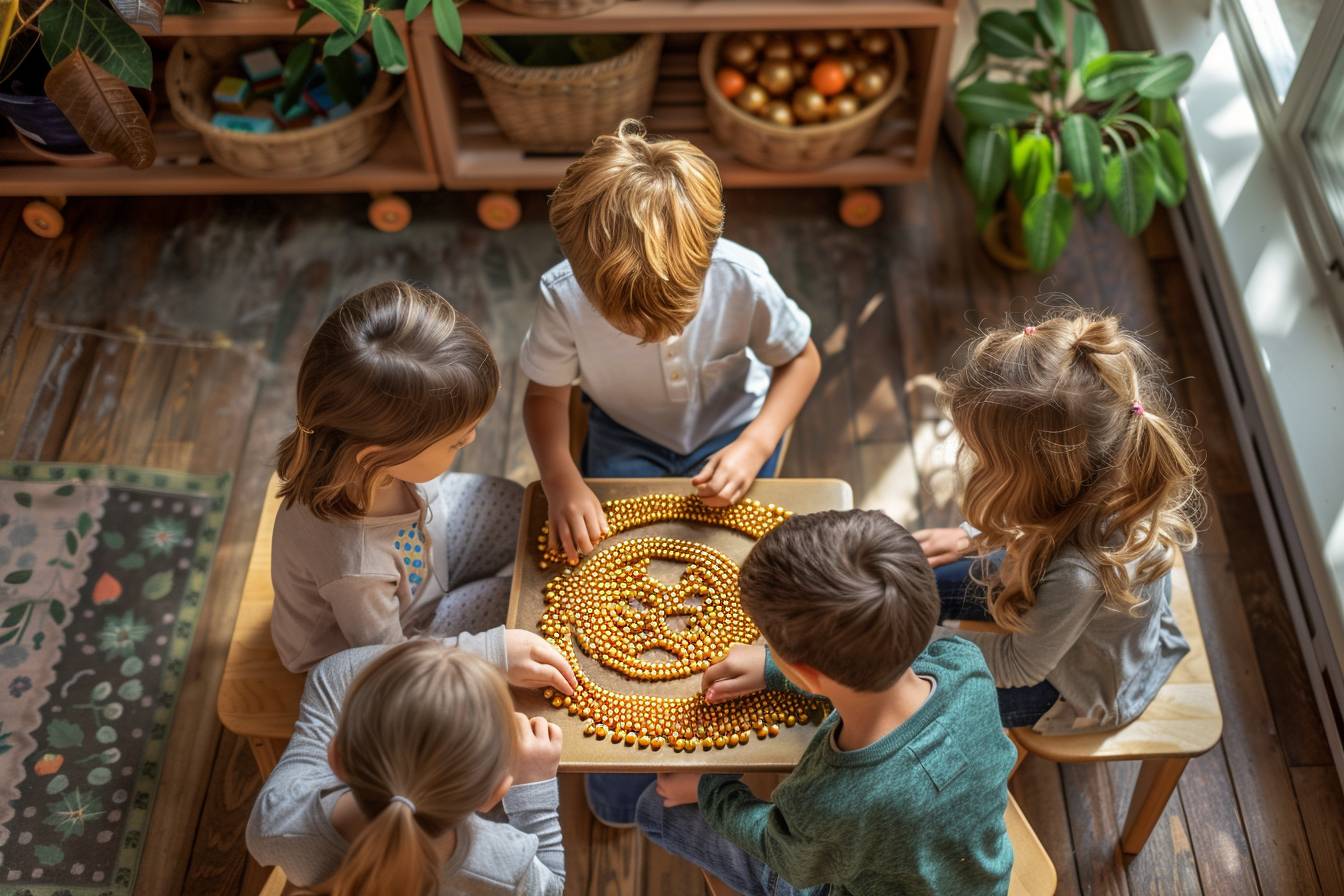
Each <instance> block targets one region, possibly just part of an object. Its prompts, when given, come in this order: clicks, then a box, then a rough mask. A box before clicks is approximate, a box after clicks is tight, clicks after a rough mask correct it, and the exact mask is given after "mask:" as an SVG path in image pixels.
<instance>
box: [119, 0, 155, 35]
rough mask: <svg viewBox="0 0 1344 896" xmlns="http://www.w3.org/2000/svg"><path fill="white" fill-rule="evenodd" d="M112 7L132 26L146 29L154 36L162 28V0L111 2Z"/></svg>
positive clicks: (122, 0) (121, 0) (120, 0)
mask: <svg viewBox="0 0 1344 896" xmlns="http://www.w3.org/2000/svg"><path fill="white" fill-rule="evenodd" d="M112 5H113V6H115V7H116V9H117V15H119V16H121V17H122V18H123V19H125V20H126V21H127V22H129V23H130V24H132V25H140V26H141V27H144V28H148V29H149V30H150V31H153V32H154V33H155V34H158V33H159V30H160V29H161V28H162V27H163V0H112Z"/></svg>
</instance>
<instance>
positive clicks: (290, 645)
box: [271, 281, 522, 672]
mask: <svg viewBox="0 0 1344 896" xmlns="http://www.w3.org/2000/svg"><path fill="white" fill-rule="evenodd" d="M297 391H298V396H297V398H298V400H297V420H296V421H295V427H294V430H293V431H292V432H291V433H290V434H289V435H288V436H286V437H285V438H284V440H283V441H281V443H280V449H279V452H278V456H277V458H276V463H277V467H278V469H279V473H280V478H281V480H282V483H283V484H282V485H281V488H280V495H281V497H282V498H283V499H284V503H283V505H282V508H281V510H280V512H279V514H277V516H276V520H275V532H274V538H273V541H272V548H271V578H272V583H273V584H274V586H275V595H276V597H275V610H274V615H273V617H272V623H271V634H272V637H273V638H274V640H275V646H276V649H277V651H278V652H279V654H280V659H281V661H282V662H284V664H285V666H286V668H288V669H290V670H292V671H295V672H300V671H303V670H305V669H307V668H308V667H310V666H311V665H313V664H314V663H316V662H317V661H318V660H321V659H322V658H323V657H326V656H330V655H331V654H333V653H335V652H337V651H338V650H343V649H345V648H346V647H352V646H360V645H364V644H396V643H399V642H401V641H404V640H405V639H406V637H407V635H408V634H411V633H414V632H417V631H421V630H424V631H429V632H433V633H439V634H444V633H450V632H459V631H483V630H485V629H487V628H490V627H491V626H493V625H498V624H500V623H502V622H503V621H504V615H505V612H506V609H507V606H508V594H509V579H508V578H507V577H502V576H498V575H497V574H498V573H499V571H500V570H501V569H504V568H505V567H506V566H507V565H508V564H509V563H510V561H511V560H512V558H513V552H514V545H515V537H516V534H517V529H518V518H519V515H520V511H521V507H522V489H521V488H520V487H519V486H518V485H516V484H515V483H512V482H509V481H507V480H504V479H499V478H497V477H493V476H478V475H469V474H463V473H448V472H446V471H447V470H448V469H449V468H450V467H451V466H452V465H453V462H454V460H455V459H456V457H457V453H458V452H459V451H460V450H461V449H462V448H464V447H466V446H467V445H469V444H471V442H472V441H473V440H474V439H475V438H476V427H477V425H478V424H479V423H480V421H481V418H482V417H484V416H485V414H486V412H487V411H488V410H490V406H491V405H492V404H494V401H495V396H496V394H497V393H498V392H499V369H498V367H496V365H495V358H494V355H493V354H492V353H491V351H490V344H489V343H488V342H486V340H485V337H484V336H483V335H481V331H480V330H478V329H477V328H476V325H475V324H473V323H472V322H471V321H470V320H468V319H467V317H466V316H465V315H463V314H461V313H459V312H458V311H456V310H455V309H454V308H453V307H452V305H450V304H448V302H447V300H445V299H444V298H443V297H442V296H439V295H437V294H436V293H434V292H431V291H430V290H427V289H422V288H418V287H415V286H412V285H410V284H408V283H400V282H396V281H390V282H387V283H380V284H378V285H377V286H373V287H370V288H369V289H366V290H364V291H363V292H360V293H357V294H356V295H354V296H351V297H350V298H349V299H347V300H346V301H345V302H343V303H342V304H341V305H340V306H339V307H338V308H337V309H336V310H335V311H333V312H332V313H331V315H330V316H328V317H327V319H326V320H325V321H324V322H323V323H322V325H321V326H320V327H319V328H318V330H317V333H316V334H314V336H313V338H312V341H311V342H310V343H309V344H308V350H307V352H306V353H305V355H304V358H303V363H302V366H301V367H300V369H299V379H298V390H297Z"/></svg>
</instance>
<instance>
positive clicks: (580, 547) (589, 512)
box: [543, 473, 610, 565]
mask: <svg viewBox="0 0 1344 896" xmlns="http://www.w3.org/2000/svg"><path fill="white" fill-rule="evenodd" d="M543 486H544V487H545V491H546V504H547V506H548V507H549V508H550V510H549V518H550V523H551V531H550V537H549V539H548V542H547V545H546V546H547V548H548V549H550V550H552V551H553V550H555V549H556V548H557V547H561V548H564V551H565V558H566V559H567V560H569V562H570V564H571V565H572V564H575V563H578V562H579V555H580V554H591V553H592V552H593V546H594V545H596V544H597V543H598V542H599V541H601V540H602V539H603V538H605V537H606V536H607V535H608V534H609V532H610V530H609V528H608V526H607V514H606V511H604V510H603V509H602V502H601V501H599V500H597V495H595V494H593V490H592V489H590V488H589V487H588V484H587V483H586V482H584V481H583V477H582V476H579V475H578V474H577V473H574V474H572V475H570V476H567V477H565V478H563V479H561V480H560V481H559V482H556V483H543Z"/></svg>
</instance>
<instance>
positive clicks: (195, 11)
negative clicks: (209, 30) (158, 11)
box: [163, 0, 205, 16]
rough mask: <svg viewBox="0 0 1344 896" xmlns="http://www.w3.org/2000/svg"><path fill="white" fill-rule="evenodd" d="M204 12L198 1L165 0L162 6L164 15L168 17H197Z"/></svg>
mask: <svg viewBox="0 0 1344 896" xmlns="http://www.w3.org/2000/svg"><path fill="white" fill-rule="evenodd" d="M204 12H205V10H204V9H202V8H201V3H200V0H167V2H166V3H164V5H163V13H164V15H169V16H199V15H201V14H202V13H204Z"/></svg>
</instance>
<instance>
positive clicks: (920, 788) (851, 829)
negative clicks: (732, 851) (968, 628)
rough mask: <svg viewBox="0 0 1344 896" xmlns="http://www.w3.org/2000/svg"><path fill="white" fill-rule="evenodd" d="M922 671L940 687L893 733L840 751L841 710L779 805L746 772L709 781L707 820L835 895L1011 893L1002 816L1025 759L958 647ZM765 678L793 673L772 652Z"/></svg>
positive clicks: (963, 645) (937, 653)
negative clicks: (1016, 768) (745, 778)
mask: <svg viewBox="0 0 1344 896" xmlns="http://www.w3.org/2000/svg"><path fill="white" fill-rule="evenodd" d="M914 670H915V672H916V674H918V675H921V676H923V677H925V678H930V679H933V681H934V682H936V684H935V686H934V688H933V692H932V693H931V694H930V695H929V698H928V700H927V701H925V703H924V705H923V706H921V707H920V708H919V709H918V710H917V711H916V712H915V714H914V715H913V716H911V717H910V718H909V719H907V720H906V721H905V722H904V723H903V724H902V725H901V726H900V727H899V728H897V729H896V730H895V731H893V732H891V733H890V734H888V735H887V736H886V737H884V738H882V739H881V740H879V741H877V742H876V743H873V744H870V745H868V746H866V747H864V748H863V749H861V750H852V751H843V750H841V749H839V748H838V747H837V746H836V737H837V736H838V734H839V730H840V726H841V724H842V720H841V718H840V714H839V713H836V712H833V713H831V714H830V716H828V717H827V718H826V720H825V721H824V722H822V724H821V728H820V730H819V731H818V732H817V734H816V736H815V737H813V738H812V742H811V743H810V744H808V747H807V750H806V751H804V753H803V756H802V758H801V759H799V761H798V765H797V767H796V768H795V769H794V770H793V774H791V775H789V777H788V778H787V779H785V780H784V782H783V783H781V784H780V785H779V787H778V788H776V790H775V793H774V802H772V803H771V802H764V801H762V800H759V799H757V798H756V797H755V796H754V795H752V793H751V791H750V790H749V789H748V788H747V787H746V785H744V784H743V783H742V782H741V781H740V780H739V779H738V778H737V777H736V776H731V775H706V776H704V777H703V778H701V779H700V791H699V797H700V810H701V812H702V813H703V814H704V817H705V821H706V822H708V824H709V826H710V827H712V828H713V829H714V830H715V831H717V832H719V833H720V834H722V835H723V836H724V837H726V838H727V839H728V840H730V841H731V842H733V843H735V844H736V845H737V846H739V847H741V848H742V849H743V850H745V851H746V852H747V853H748V854H750V855H752V856H754V857H755V858H757V859H759V860H761V861H763V862H765V863H766V864H767V865H768V866H770V867H771V868H772V869H774V871H775V872H776V873H778V874H779V875H780V877H782V878H783V879H784V880H786V881H788V882H789V883H790V884H792V885H793V886H794V887H798V888H804V887H813V886H817V885H820V884H829V885H830V891H829V894H828V896H847V894H855V896H868V894H871V896H879V894H880V896H896V894H947V893H956V894H958V896H962V894H965V896H970V894H979V893H999V894H1002V893H1007V892H1008V874H1009V871H1010V870H1011V869H1012V866H1013V852H1012V846H1011V844H1010V843H1009V842H1008V834H1007V831H1006V830H1005V828H1004V821H1003V815H1004V811H1005V810H1006V808H1007V806H1008V774H1009V772H1011V771H1012V768H1013V763H1014V760H1015V759H1016V757H1017V752H1016V750H1015V749H1014V748H1013V745H1012V743H1011V742H1010V741H1009V740H1008V738H1007V737H1006V736H1005V735H1004V733H1003V728H1002V727H1001V725H1000V722H999V704H998V700H997V698H996V695H995V690H994V680H993V679H992V678H990V675H989V670H988V669H987V668H986V667H985V660H984V657H983V656H982V655H981V653H980V649H979V648H978V647H976V646H975V645H974V644H971V643H970V642H968V641H965V640H963V639H961V638H947V639H943V640H938V641H934V642H933V643H931V644H930V645H929V646H928V647H927V648H925V650H924V652H923V653H921V654H920V655H919V657H917V658H916V659H915V662H914ZM766 673H767V674H766V680H767V683H769V684H771V685H775V686H778V683H779V682H780V681H781V680H782V678H783V677H782V676H781V675H780V674H779V671H778V668H777V667H775V666H774V664H773V662H771V661H770V659H769V658H768V657H767V659H766Z"/></svg>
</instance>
